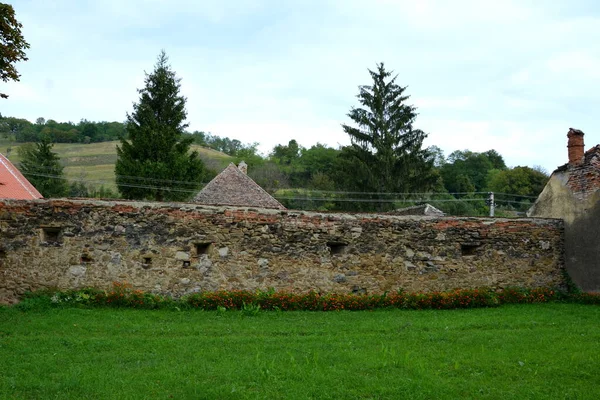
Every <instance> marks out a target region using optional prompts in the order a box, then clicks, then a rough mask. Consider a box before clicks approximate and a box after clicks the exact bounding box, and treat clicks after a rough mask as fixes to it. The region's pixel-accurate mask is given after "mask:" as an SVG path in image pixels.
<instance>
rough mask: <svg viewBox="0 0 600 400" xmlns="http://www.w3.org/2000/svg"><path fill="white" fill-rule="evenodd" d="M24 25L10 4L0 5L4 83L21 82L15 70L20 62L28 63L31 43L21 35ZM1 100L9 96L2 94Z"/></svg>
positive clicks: (0, 63) (0, 72)
mask: <svg viewBox="0 0 600 400" xmlns="http://www.w3.org/2000/svg"><path fill="white" fill-rule="evenodd" d="M22 27H23V25H21V23H20V22H19V21H17V19H16V18H15V10H14V9H13V7H12V6H11V5H10V4H4V3H0V79H2V81H3V82H8V81H17V82H18V81H19V77H20V75H19V73H18V72H17V69H16V68H15V63H16V62H18V61H27V56H26V54H25V50H26V49H28V48H29V43H27V42H26V41H25V38H23V35H22V34H21V28H22ZM0 98H4V99H6V98H8V95H6V94H4V93H0Z"/></svg>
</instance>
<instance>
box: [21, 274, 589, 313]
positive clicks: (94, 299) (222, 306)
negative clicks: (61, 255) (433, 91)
mask: <svg viewBox="0 0 600 400" xmlns="http://www.w3.org/2000/svg"><path fill="white" fill-rule="evenodd" d="M549 301H565V302H574V303H581V304H600V293H569V292H566V291H560V290H556V289H552V288H535V289H524V288H506V289H502V290H498V291H496V292H494V291H492V290H489V289H455V290H452V291H447V292H413V293H408V292H405V291H403V290H400V291H398V292H395V293H384V294H381V295H367V294H360V295H354V294H340V293H326V294H321V293H317V292H314V291H311V292H308V293H290V292H276V291H275V290H273V289H269V290H258V291H255V292H252V291H247V290H231V291H226V290H220V291H216V292H201V293H194V294H191V295H188V296H184V297H182V298H180V299H173V298H171V297H168V296H163V295H158V294H153V293H147V292H144V291H142V290H137V289H133V286H132V285H131V284H128V283H126V282H114V283H113V288H112V290H108V291H106V290H98V289H94V288H86V289H80V290H65V291H58V290H41V291H37V292H35V293H28V294H26V296H25V297H24V299H23V300H22V301H21V302H20V303H18V305H17V306H16V307H17V308H18V309H20V310H24V311H25V310H31V309H46V308H49V307H128V308H141V309H177V310H180V309H182V308H183V309H202V310H223V311H225V310H233V309H234V310H241V311H242V314H243V315H256V314H258V312H259V311H260V310H277V311H339V310H349V311H358V310H375V309H383V308H400V309H412V310H423V309H439V310H448V309H457V308H480V307H496V306H499V305H501V304H520V303H545V302H549Z"/></svg>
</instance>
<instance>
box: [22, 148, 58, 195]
mask: <svg viewBox="0 0 600 400" xmlns="http://www.w3.org/2000/svg"><path fill="white" fill-rule="evenodd" d="M53 146H54V144H53V143H52V142H51V141H50V139H49V138H43V139H42V140H40V141H39V142H36V143H29V144H26V145H23V146H21V147H19V157H20V158H21V163H20V164H19V169H20V171H21V173H22V174H23V175H25V177H26V178H27V179H28V180H29V182H31V184H32V185H33V186H34V187H35V188H36V189H37V190H38V191H39V192H40V193H41V194H42V196H44V197H63V196H66V195H67V194H68V191H69V186H68V184H67V182H66V180H65V179H64V174H63V167H62V165H61V164H60V158H59V157H58V155H57V154H56V153H54V152H52V147H53Z"/></svg>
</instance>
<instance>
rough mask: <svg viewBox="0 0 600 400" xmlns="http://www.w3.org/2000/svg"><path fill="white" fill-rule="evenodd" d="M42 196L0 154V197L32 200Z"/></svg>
mask: <svg viewBox="0 0 600 400" xmlns="http://www.w3.org/2000/svg"><path fill="white" fill-rule="evenodd" d="M41 198H43V196H42V195H41V194H40V192H38V191H37V189H36V188H35V187H34V186H33V185H32V184H31V183H30V182H29V181H28V180H27V178H25V177H24V176H23V174H21V172H20V171H19V170H18V169H17V168H16V167H15V166H14V165H13V164H12V163H11V162H10V160H9V159H8V158H6V157H5V156H4V155H3V154H0V199H17V200H33V199H41Z"/></svg>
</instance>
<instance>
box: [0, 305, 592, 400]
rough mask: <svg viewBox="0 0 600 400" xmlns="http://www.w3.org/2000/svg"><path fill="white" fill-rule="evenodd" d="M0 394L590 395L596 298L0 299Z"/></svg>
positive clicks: (214, 396)
mask: <svg viewBox="0 0 600 400" xmlns="http://www.w3.org/2000/svg"><path fill="white" fill-rule="evenodd" d="M0 398H36V399H38V398H60V399H68V398H72V399H87V398H89V399H104V398H114V399H117V398H119V399H134V398H135V399H137V398H152V399H154V398H178V399H181V398H189V399H229V398H231V399H238V398H242V399H243V398H251V399H254V398H264V399H310V398H313V399H330V398H332V399H354V398H359V399H457V398H470V399H597V398H600V307H597V306H590V305H577V304H559V303H548V304H538V305H511V306H502V307H499V308H492V309H472V310H452V311H403V310H390V311H373V312H274V311H272V312H260V313H258V314H257V315H250V314H248V313H247V314H244V312H242V311H225V312H217V311H210V312H209V311H180V312H177V311H142V310H131V309H50V310H44V311H41V310H40V311H35V310H34V311H26V312H23V311H19V310H17V309H14V308H10V309H9V308H0Z"/></svg>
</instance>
